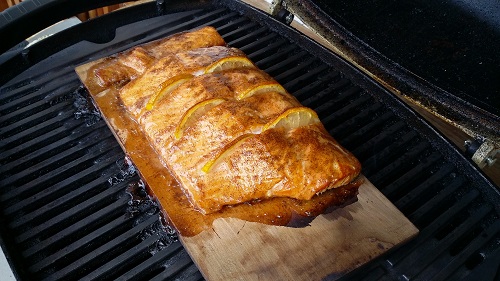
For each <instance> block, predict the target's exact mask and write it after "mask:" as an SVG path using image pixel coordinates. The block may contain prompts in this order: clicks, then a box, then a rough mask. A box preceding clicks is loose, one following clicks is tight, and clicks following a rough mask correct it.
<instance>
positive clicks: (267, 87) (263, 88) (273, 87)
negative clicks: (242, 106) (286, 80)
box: [236, 82, 287, 100]
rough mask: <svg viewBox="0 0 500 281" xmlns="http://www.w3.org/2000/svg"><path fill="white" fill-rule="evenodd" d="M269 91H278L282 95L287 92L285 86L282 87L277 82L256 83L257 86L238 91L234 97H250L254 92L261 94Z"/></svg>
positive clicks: (239, 98)
mask: <svg viewBox="0 0 500 281" xmlns="http://www.w3.org/2000/svg"><path fill="white" fill-rule="evenodd" d="M269 92H278V93H280V94H283V95H285V94H286V93H287V92H286V90H285V88H283V86H281V85H280V84H279V83H277V82H271V83H268V84H262V85H258V86H257V87H253V88H250V89H248V90H247V91H245V92H242V93H240V94H239V95H238V96H237V97H236V98H237V99H238V100H241V99H244V98H248V97H251V96H253V95H255V94H262V93H269Z"/></svg>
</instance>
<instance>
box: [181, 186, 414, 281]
mask: <svg viewBox="0 0 500 281" xmlns="http://www.w3.org/2000/svg"><path fill="white" fill-rule="evenodd" d="M417 233H418V230H417V229H416V228H415V226H413V225H412V224H411V223H410V222H409V221H408V220H407V219H406V218H405V217H404V216H403V215H402V214H401V213H400V212H399V210H397V209H396V208H395V207H394V205H392V203H391V202H390V201H388V200H387V198H385V197H384V196H383V195H382V194H381V193H380V192H379V191H378V190H377V189H376V188H375V187H374V186H373V185H372V184H371V183H370V182H368V181H365V183H364V184H363V185H361V187H360V191H359V195H358V201H357V202H355V203H353V204H351V205H348V206H345V207H343V208H339V209H337V210H335V211H333V212H331V213H329V214H324V215H320V216H318V217H317V218H316V219H314V220H313V221H312V222H311V224H310V226H307V227H303V228H290V227H282V226H270V225H263V224H259V223H253V222H246V221H242V220H239V219H218V220H216V221H215V222H214V224H213V229H212V230H211V231H205V232H203V233H201V234H199V235H197V236H194V237H181V241H182V242H183V244H184V245H185V247H186V249H187V250H188V252H189V253H190V255H191V257H193V260H194V261H195V262H196V264H197V265H198V266H199V268H200V270H201V272H202V273H203V274H204V276H205V277H206V278H207V279H208V280H323V279H325V278H328V280H335V279H337V278H340V277H342V276H343V275H345V274H346V273H347V272H350V271H352V270H354V269H355V268H357V267H359V266H361V265H362V264H364V263H366V262H368V261H370V260H371V259H373V258H375V257H377V256H379V255H381V254H383V253H385V252H387V251H388V250H390V249H391V248H393V247H395V246H397V245H400V244H402V243H404V242H406V241H407V240H408V239H410V238H411V237H413V236H414V235H416V234H417Z"/></svg>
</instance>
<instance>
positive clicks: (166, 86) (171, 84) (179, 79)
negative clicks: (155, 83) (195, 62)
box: [146, 74, 193, 110]
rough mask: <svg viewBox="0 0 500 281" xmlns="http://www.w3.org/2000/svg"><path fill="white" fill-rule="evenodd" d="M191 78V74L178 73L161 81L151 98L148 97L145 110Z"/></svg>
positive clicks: (151, 107)
mask: <svg viewBox="0 0 500 281" xmlns="http://www.w3.org/2000/svg"><path fill="white" fill-rule="evenodd" d="M191 78H193V75H191V74H180V75H177V76H174V77H172V78H170V79H167V80H166V81H164V82H163V83H161V84H160V87H159V89H160V90H159V91H158V92H156V93H155V94H154V95H152V96H151V98H149V101H148V103H147V104H146V110H151V109H153V106H154V105H155V103H157V102H158V101H160V100H161V99H162V98H163V97H165V96H167V95H169V94H170V93H172V92H173V91H174V90H175V89H177V87H179V86H180V85H181V84H182V83H184V82H186V81H188V80H189V79H191Z"/></svg>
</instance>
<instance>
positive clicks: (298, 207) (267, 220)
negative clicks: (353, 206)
mask: <svg viewBox="0 0 500 281" xmlns="http://www.w3.org/2000/svg"><path fill="white" fill-rule="evenodd" d="M92 77H93V76H92V75H90V76H88V77H87V81H86V82H85V84H87V83H88V84H92V83H95V81H92V79H93V78H92ZM94 79H95V78H94ZM91 95H92V97H93V99H94V102H95V103H96V105H97V107H98V108H99V110H100V111H101V113H102V115H103V117H104V119H105V120H106V122H107V123H108V126H109V127H110V128H111V130H112V131H113V133H114V134H115V136H116V137H117V139H118V140H119V143H120V145H121V146H122V148H123V149H124V151H126V153H127V155H128V157H130V159H131V160H132V161H133V163H134V164H135V165H136V166H137V168H138V170H139V173H140V175H141V178H142V179H143V180H144V181H145V183H146V185H147V188H148V191H149V192H150V194H151V195H152V196H154V197H156V198H157V199H158V201H159V202H160V204H161V206H162V208H163V211H164V215H165V216H166V217H167V218H168V220H169V221H170V223H171V224H172V225H173V226H174V227H175V228H176V229H177V230H178V231H179V233H180V234H181V235H183V236H194V235H196V234H198V233H200V232H202V231H204V230H207V229H210V228H211V225H212V222H213V221H214V220H216V219H218V218H228V217H232V218H239V219H242V220H246V221H252V222H259V223H263V224H269V225H281V226H293V227H300V226H304V225H307V223H308V222H309V221H311V220H312V219H314V217H316V216H317V215H319V214H322V213H324V212H325V211H330V210H331V208H332V206H340V205H342V204H344V203H348V202H350V201H351V200H352V199H353V198H354V199H355V195H356V194H357V190H358V187H359V185H360V184H361V181H359V180H358V181H355V182H353V183H351V184H349V185H346V186H343V187H340V188H334V189H330V190H327V191H326V192H323V193H321V194H320V195H316V196H314V197H313V199H311V200H307V201H305V200H304V201H302V200H296V199H291V198H273V199H269V200H263V201H255V202H251V203H243V204H239V205H235V206H229V207H225V208H223V209H222V210H221V211H218V212H215V213H212V214H208V215H203V214H201V213H200V212H198V211H197V210H195V209H194V208H193V206H192V205H191V203H190V202H189V200H188V198H187V197H186V195H185V194H184V193H183V191H182V189H181V187H180V185H179V183H178V182H177V180H176V179H175V178H174V176H172V174H171V173H170V172H169V170H168V169H167V168H166V166H165V165H164V164H163V163H162V162H161V161H160V160H159V159H160V157H158V155H157V154H156V152H155V150H154V149H153V147H151V146H150V145H149V142H148V140H147V137H146V135H145V134H144V132H143V131H142V130H141V129H140V126H139V125H138V124H137V123H136V122H135V121H134V120H133V119H132V118H131V117H130V115H129V114H128V112H127V111H126V109H125V108H124V107H123V105H122V104H121V101H120V99H119V98H118V90H117V88H116V87H111V88H109V90H105V91H103V92H101V93H92V92H91ZM145 144H146V145H145Z"/></svg>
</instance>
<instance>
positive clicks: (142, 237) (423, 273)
mask: <svg viewBox="0 0 500 281" xmlns="http://www.w3.org/2000/svg"><path fill="white" fill-rule="evenodd" d="M219 5H222V6H219ZM224 5H227V7H226V6H224ZM144 7H149V8H150V9H153V10H154V9H155V6H154V5H152V4H151V5H150V6H148V5H145V6H144ZM141 9H142V10H146V11H147V10H148V9H144V8H141ZM139 10H140V9H139ZM241 12H244V13H245V15H246V16H242V15H241ZM127 13H133V12H130V10H123V11H121V12H118V13H116V14H112V15H109V16H105V17H102V21H106V20H107V19H108V18H109V19H110V21H111V20H113V21H114V22H117V19H120V18H121V17H123V18H126V17H127V16H130V15H129V14H127ZM263 20H264V21H263ZM118 22H119V20H118ZM258 22H265V23H264V24H259V23H258ZM99 24H102V23H101V22H99V21H95V22H88V23H85V24H82V25H81V26H82V27H77V28H86V29H90V30H99V29H98V28H97V26H99ZM203 25H212V26H215V27H216V28H217V29H218V30H219V32H220V33H221V34H222V35H223V37H224V39H225V40H226V41H227V42H228V43H229V44H230V45H231V46H234V47H237V48H240V49H242V50H243V51H244V52H245V53H247V54H248V56H249V57H250V58H251V59H252V60H253V61H254V62H256V64H257V65H258V66H259V67H260V68H262V69H264V70H265V71H267V72H268V73H270V74H271V75H273V76H274V77H275V78H276V79H277V80H278V81H279V82H280V83H282V84H283V85H284V86H285V88H287V89H288V90H289V91H290V92H292V93H293V94H294V95H295V96H296V97H297V98H298V99H299V100H300V101H301V102H302V103H303V104H304V105H306V106H310V107H312V108H314V109H315V110H316V111H317V112H318V114H319V116H320V118H321V119H322V120H323V122H324V123H325V125H326V127H327V129H328V130H329V131H330V133H331V134H332V135H333V136H334V137H335V138H336V139H337V140H339V141H340V142H341V143H342V144H343V145H344V146H346V147H347V148H348V149H350V150H351V151H353V152H354V154H355V155H356V156H357V157H358V158H359V159H360V160H361V162H362V163H363V173H364V174H365V175H366V176H367V177H368V178H369V179H370V181H372V182H373V183H374V184H375V186H377V187H378V188H379V189H380V190H381V191H382V192H383V193H384V194H385V195H386V196H387V197H388V198H389V199H390V200H391V201H392V202H393V203H394V204H395V205H396V206H397V207H398V208H399V209H400V210H401V211H402V212H403V213H404V214H405V215H406V216H407V217H408V218H410V220H411V221H412V222H413V223H414V224H415V225H416V226H417V227H418V228H419V229H420V230H421V233H420V234H419V236H418V237H416V238H415V239H414V240H412V241H411V242H409V243H408V244H406V245H404V246H403V247H400V248H398V249H396V250H394V251H392V252H391V253H389V254H388V255H385V256H384V257H381V258H379V259H377V260H375V261H373V262H371V263H369V264H368V265H366V266H364V267H363V268H361V269H359V270H357V271H355V272H353V273H352V274H350V275H349V276H346V277H345V279H349V278H352V279H353V280H372V279H373V280H375V279H389V280H407V279H415V280H431V279H432V280H447V279H449V280H459V279H461V278H479V279H477V280H492V279H493V278H495V276H496V278H498V274H499V273H498V268H499V264H500V260H499V256H500V253H499V252H500V246H499V243H500V242H499V241H500V229H499V228H500V220H499V219H498V214H499V210H498V202H499V196H498V192H497V191H496V190H495V189H494V188H492V186H491V184H490V183H488V182H487V181H485V180H484V179H483V178H482V177H481V176H480V174H479V172H477V171H475V170H474V169H472V168H471V166H470V165H469V164H468V163H467V162H466V161H465V160H464V159H462V158H460V157H459V156H456V154H457V153H456V152H455V150H453V148H452V147H451V146H450V145H449V144H447V143H445V142H444V141H443V140H442V139H440V138H439V137H438V136H437V135H435V134H434V133H433V132H432V129H430V128H429V127H428V126H427V125H425V124H423V123H422V122H421V121H420V120H419V119H418V117H417V116H415V115H413V114H412V113H411V112H410V111H408V110H407V109H406V108H404V107H403V106H402V105H401V104H400V103H398V102H397V101H395V99H393V98H392V97H390V95H388V94H387V93H386V92H384V91H383V90H381V88H379V87H378V86H377V85H376V84H375V83H373V82H372V81H371V80H369V79H367V78H365V77H364V76H363V75H361V74H360V73H358V72H357V71H356V70H355V69H352V68H351V66H349V65H347V64H345V63H343V62H342V61H340V60H339V59H338V58H336V57H335V56H333V55H331V54H330V53H327V52H326V51H325V50H323V49H322V48H319V47H318V46H316V45H314V44H313V43H311V42H309V41H307V40H306V39H304V38H302V37H299V36H297V35H296V34H295V33H293V32H292V31H290V30H289V29H287V28H286V27H284V26H282V25H280V24H279V23H277V22H274V20H271V19H269V18H265V16H263V15H261V14H260V13H257V12H255V11H254V10H252V9H248V8H247V7H245V6H243V5H241V6H240V4H234V3H225V2H223V3H222V4H220V3H219V4H206V5H205V6H203V7H201V8H200V7H197V8H196V9H195V8H192V9H187V10H185V11H179V12H172V13H171V14H168V15H165V16H158V17H152V18H150V19H146V20H144V21H137V22H135V23H132V24H130V25H129V26H127V27H126V28H117V30H116V36H115V38H114V39H113V40H112V41H110V42H105V43H101V44H97V43H91V42H87V41H83V40H81V39H78V38H77V39H73V40H75V42H74V43H72V44H71V45H70V46H69V47H67V48H64V49H62V50H57V52H55V54H54V55H52V56H51V57H50V58H49V59H45V60H41V59H40V61H39V62H38V61H36V59H34V58H36V56H35V55H33V56H32V59H33V60H35V61H36V63H35V62H31V63H32V64H34V67H32V68H30V69H27V70H26V71H24V72H23V73H20V74H19V75H17V76H16V77H15V78H14V79H13V80H11V81H9V82H8V83H7V84H5V85H4V86H2V87H1V88H0V134H1V136H0V164H1V166H0V176H1V177H0V186H1V192H0V214H1V219H2V226H1V231H2V232H1V235H2V236H1V237H2V239H3V242H4V246H5V248H6V249H7V252H8V254H9V256H10V257H11V259H12V261H13V263H14V265H15V270H16V271H17V272H18V274H19V277H20V278H21V279H22V280H40V279H43V280H73V279H87V280H91V279H100V280H101V279H104V280H115V279H121V280H166V279H178V280H200V279H202V276H201V274H200V272H199V271H198V270H197V268H196V266H195V265H194V264H193V262H192V261H191V259H190V258H189V256H188V255H187V253H186V251H185V250H184V249H183V248H182V246H181V245H180V243H179V242H177V241H176V236H175V232H173V231H172V230H171V229H169V228H168V226H165V225H164V224H162V220H161V218H160V216H159V210H158V205H157V204H156V203H155V202H154V201H152V200H151V199H150V198H148V196H147V195H146V194H145V191H144V187H143V186H142V185H141V182H140V179H139V178H138V177H137V175H136V173H135V170H134V167H133V166H130V165H129V164H128V163H127V161H126V160H125V155H124V153H123V152H122V151H121V149H120V147H119V145H118V143H117V142H116V141H115V140H114V138H113V136H112V134H111V132H110V131H109V129H108V128H107V127H106V125H105V123H104V121H103V120H101V119H100V117H99V115H98V114H97V113H96V112H95V109H94V108H93V107H92V105H91V102H90V101H89V100H87V98H88V94H87V93H86V91H85V90H84V89H83V88H82V86H81V83H80V82H79V81H78V79H77V76H76V74H75V73H74V71H73V69H74V67H75V66H76V65H78V64H80V63H83V62H86V61H91V60H94V59H96V58H99V57H103V56H107V55H110V54H113V53H116V52H119V51H123V50H125V49H128V48H130V47H131V46H133V45H136V44H140V43H143V42H147V41H150V40H154V39H157V38H161V37H164V36H166V35H169V34H172V33H175V32H179V31H182V30H186V29H190V28H195V27H199V26H203ZM72 33H73V34H74V33H78V30H76V31H72ZM82 34H83V33H82ZM58 36H59V37H60V38H61V37H62V39H59V40H70V39H71V38H73V37H71V36H72V35H71V36H70V33H69V32H66V33H64V32H63V33H62V34H61V35H58ZM64 36H69V39H68V38H65V37H64ZM55 38H56V39H53V40H56V41H57V40H58V39H57V38H58V37H57V36H55ZM50 40H52V39H48V40H47V42H48V43H46V44H50V43H51V41H50ZM56 43H57V42H56ZM42 44H44V43H42ZM41 46H42V47H43V45H41ZM35 47H36V46H35ZM33 52H34V51H33ZM20 56H21V55H20ZM17 59H19V60H22V58H20V57H15V58H14V59H13V61H15V60H17ZM24 59H25V60H26V58H24ZM443 147H444V148H443ZM450 155H451V156H450ZM456 159H458V160H456ZM471 171H472V173H475V174H477V175H472V176H471V175H470V173H471ZM476 179H479V180H476ZM471 276H472V277H471Z"/></svg>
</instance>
